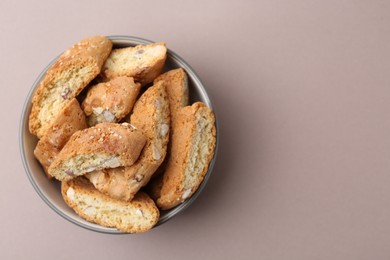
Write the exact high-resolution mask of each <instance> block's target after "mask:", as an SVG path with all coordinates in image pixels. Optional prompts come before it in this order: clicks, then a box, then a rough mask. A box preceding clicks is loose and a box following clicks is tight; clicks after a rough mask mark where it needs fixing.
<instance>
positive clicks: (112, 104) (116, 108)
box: [82, 77, 141, 126]
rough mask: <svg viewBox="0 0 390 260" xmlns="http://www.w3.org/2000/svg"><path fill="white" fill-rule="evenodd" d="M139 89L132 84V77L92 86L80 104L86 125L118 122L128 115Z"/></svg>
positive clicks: (137, 85)
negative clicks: (85, 117) (85, 118)
mask: <svg viewBox="0 0 390 260" xmlns="http://www.w3.org/2000/svg"><path fill="white" fill-rule="evenodd" d="M140 89H141V85H140V84H139V83H134V79H133V78H132V77H118V78H114V79H112V80H110V81H108V82H104V83H99V84H97V85H94V86H92V87H91V89H90V90H89V91H88V93H87V97H86V98H85V99H84V101H83V103H82V108H83V110H84V112H85V114H86V115H87V120H88V125H89V126H94V125H96V124H98V123H102V122H113V123H117V122H119V121H120V120H121V119H122V118H124V117H125V116H126V115H127V114H128V113H130V111H131V109H132V108H133V106H134V103H135V100H136V98H137V96H138V93H139V91H140Z"/></svg>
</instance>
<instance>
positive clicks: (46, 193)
mask: <svg viewBox="0 0 390 260" xmlns="http://www.w3.org/2000/svg"><path fill="white" fill-rule="evenodd" d="M108 38H109V39H111V40H112V42H113V43H114V47H115V48H118V47H128V46H135V45H139V44H149V43H151V41H148V40H145V39H141V38H137V37H132V36H109V37H108ZM56 59H57V58H56ZM56 59H55V60H56ZM55 60H53V61H52V62H51V63H50V64H49V65H48V66H47V67H46V68H45V69H44V70H43V71H42V72H41V73H40V74H39V76H38V78H37V79H36V80H35V82H34V84H33V85H32V88H31V90H30V92H29V94H28V96H27V98H26V101H25V104H24V107H23V111H22V116H21V121H20V130H19V148H20V153H21V157H22V161H23V165H24V168H25V171H26V174H27V177H28V178H29V179H30V182H31V184H32V185H33V187H34V189H35V191H36V192H37V193H38V195H39V196H40V197H41V198H42V200H43V201H44V202H45V203H46V204H47V205H48V206H49V207H50V208H51V209H53V210H54V211H55V212H57V213H58V214H59V215H60V216H62V217H63V218H65V219H66V220H68V221H70V222H72V223H73V224H76V225H78V226H80V227H83V228H86V229H89V230H92V231H96V232H101V233H108V234H127V233H124V232H121V231H119V230H117V229H114V228H106V227H102V226H100V225H97V224H94V223H90V222H88V221H86V220H84V219H82V218H81V217H79V216H78V215H77V214H76V213H75V212H74V211H73V210H72V209H71V208H69V207H68V206H67V205H66V204H65V202H64V200H63V199H62V196H61V192H60V182H58V181H55V180H49V179H48V178H47V177H46V175H45V173H44V171H43V169H42V167H41V165H40V164H39V162H38V161H37V160H36V159H35V157H34V148H35V146H36V144H37V141H38V140H37V138H36V137H35V136H33V135H31V134H30V132H29V129H28V118H29V114H30V111H31V100H32V96H33V93H34V92H35V90H36V88H37V87H38V84H39V82H40V81H41V80H42V78H43V76H44V75H45V72H46V71H47V70H48V69H49V67H50V66H51V65H52V64H53V63H54V62H55ZM179 67H181V68H183V69H184V70H185V71H186V72H187V75H188V82H189V90H190V103H193V102H195V101H202V102H204V103H205V104H206V105H207V106H208V107H210V108H211V109H213V111H214V112H215V109H214V106H213V104H212V102H211V100H210V98H209V96H208V94H207V92H206V90H205V88H204V86H203V84H202V82H201V81H200V79H199V77H198V75H196V73H195V72H194V70H193V69H192V68H191V67H190V66H189V65H188V64H187V63H186V62H185V61H184V60H183V59H182V58H180V57H179V56H178V55H177V54H175V53H174V52H172V51H171V50H168V57H167V61H166V64H165V68H164V70H165V71H167V70H170V69H174V68H179ZM216 128H217V146H216V150H215V154H214V157H213V159H212V161H211V163H210V165H209V169H208V172H207V173H206V176H205V178H204V180H203V182H202V184H201V185H200V187H199V189H198V190H197V191H196V192H195V194H194V195H193V196H192V197H191V198H190V199H188V200H187V201H185V202H183V203H182V204H180V205H178V206H176V207H175V208H173V209H171V210H166V211H161V215H160V219H159V221H158V223H157V225H156V226H159V225H161V224H163V223H164V222H166V221H168V220H170V219H171V218H173V217H174V216H176V215H177V214H179V213H181V212H183V210H185V209H186V208H187V207H188V206H189V205H190V204H191V203H192V202H193V201H194V200H195V199H196V198H197V197H198V195H199V194H200V192H201V191H202V189H203V188H204V187H205V185H206V183H207V180H208V179H209V177H210V175H211V172H212V170H213V166H214V162H215V159H216V155H217V151H218V125H217V120H216ZM156 226H155V227H156Z"/></svg>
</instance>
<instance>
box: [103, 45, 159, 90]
mask: <svg viewBox="0 0 390 260" xmlns="http://www.w3.org/2000/svg"><path fill="white" fill-rule="evenodd" d="M166 53H167V49H166V47H165V43H163V42H158V43H152V44H148V45H137V46H135V47H127V48H121V49H114V50H112V52H111V54H110V56H109V57H108V58H107V61H106V62H105V64H104V65H103V68H102V76H103V78H105V79H112V78H115V77H119V76H128V77H133V78H134V81H136V82H140V83H141V84H142V85H143V86H144V85H146V84H148V83H150V82H153V80H154V79H155V78H156V77H157V76H158V75H160V73H161V71H162V69H163V67H164V64H165V60H166V57H167V55H166Z"/></svg>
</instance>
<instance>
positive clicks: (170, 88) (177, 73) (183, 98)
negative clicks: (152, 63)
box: [154, 68, 189, 122]
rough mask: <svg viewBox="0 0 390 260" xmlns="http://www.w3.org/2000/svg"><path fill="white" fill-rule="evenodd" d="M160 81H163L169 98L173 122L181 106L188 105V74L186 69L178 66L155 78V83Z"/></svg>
mask: <svg viewBox="0 0 390 260" xmlns="http://www.w3.org/2000/svg"><path fill="white" fill-rule="evenodd" d="M159 81H162V82H163V84H164V86H165V90H166V92H167V95H168V99H169V109H170V111H171V121H172V122H173V121H174V120H175V117H176V115H177V113H178V111H179V110H180V108H182V107H185V106H187V105H188V99H189V96H188V95H189V94H188V93H189V91H188V79H187V74H186V73H185V71H184V69H182V68H178V69H174V70H170V71H168V72H165V73H163V74H161V75H160V76H158V77H157V78H156V79H155V80H154V83H157V82H159Z"/></svg>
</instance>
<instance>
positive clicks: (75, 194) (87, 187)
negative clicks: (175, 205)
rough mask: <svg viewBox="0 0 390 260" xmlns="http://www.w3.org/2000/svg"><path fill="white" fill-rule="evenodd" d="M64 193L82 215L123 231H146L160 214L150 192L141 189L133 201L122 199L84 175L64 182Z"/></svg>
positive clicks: (62, 190) (66, 200)
mask: <svg viewBox="0 0 390 260" xmlns="http://www.w3.org/2000/svg"><path fill="white" fill-rule="evenodd" d="M61 193H62V197H63V198H64V200H65V202H66V204H68V206H69V207H71V208H72V209H73V210H74V211H75V212H76V213H77V214H78V215H79V216H80V217H82V218H84V219H86V220H87V221H90V222H93V223H97V224H99V225H101V226H104V227H112V228H116V229H118V230H120V231H123V232H128V233H141V232H146V231H148V230H150V229H151V228H152V227H153V226H154V225H156V223H157V221H158V219H159V217H160V212H159V211H158V209H157V207H156V205H155V204H154V202H153V200H152V199H150V198H149V196H148V195H147V194H145V193H142V192H139V193H137V194H136V195H135V197H134V199H133V200H132V201H131V202H124V201H120V200H117V199H114V198H111V197H109V196H107V195H104V194H102V193H100V192H99V191H98V190H96V189H95V188H94V187H93V185H92V184H91V183H90V182H89V181H88V180H87V179H85V178H83V177H78V178H75V179H73V180H70V181H67V182H65V181H64V182H62V185H61Z"/></svg>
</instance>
